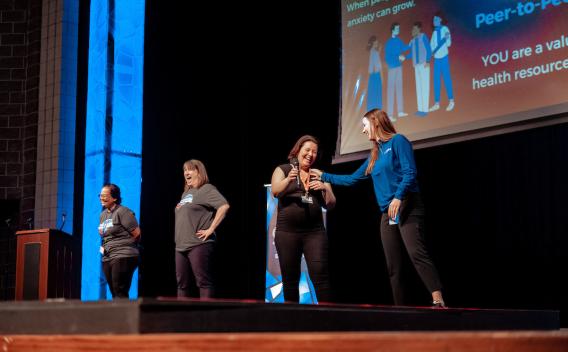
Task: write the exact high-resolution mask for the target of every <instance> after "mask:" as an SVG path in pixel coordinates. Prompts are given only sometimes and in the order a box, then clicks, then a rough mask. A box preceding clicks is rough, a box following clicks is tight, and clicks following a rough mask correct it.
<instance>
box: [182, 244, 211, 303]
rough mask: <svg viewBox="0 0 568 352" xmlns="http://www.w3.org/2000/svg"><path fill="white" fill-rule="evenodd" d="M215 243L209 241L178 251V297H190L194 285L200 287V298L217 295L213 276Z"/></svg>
mask: <svg viewBox="0 0 568 352" xmlns="http://www.w3.org/2000/svg"><path fill="white" fill-rule="evenodd" d="M213 249H214V243H212V242H207V243H203V244H201V245H199V246H196V247H193V248H191V249H190V250H188V251H184V252H178V251H176V278H177V287H178V288H177V295H178V297H190V296H191V294H190V291H191V288H192V287H193V286H195V285H196V286H197V287H198V288H199V297H200V298H213V297H214V296H215V280H214V277H213V265H212V264H213V263H212V262H213Z"/></svg>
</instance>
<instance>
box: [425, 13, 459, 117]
mask: <svg viewBox="0 0 568 352" xmlns="http://www.w3.org/2000/svg"><path fill="white" fill-rule="evenodd" d="M446 23H447V21H446V19H445V17H444V15H443V14H442V12H440V11H438V12H437V13H436V14H435V15H434V18H433V24H434V32H433V33H432V38H431V39H430V46H431V48H432V55H433V56H434V105H433V106H432V107H431V108H430V111H436V110H438V109H440V89H441V83H442V82H441V79H442V78H443V79H444V85H445V87H446V92H447V94H448V100H449V103H448V107H447V108H446V111H452V110H453V109H454V92H453V88H452V77H451V75H450V61H449V59H448V54H449V50H448V48H449V47H450V46H451V45H452V37H451V35H450V30H449V29H448V27H447V26H446V25H445V24H446Z"/></svg>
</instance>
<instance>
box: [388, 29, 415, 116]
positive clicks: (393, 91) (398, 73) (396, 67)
mask: <svg viewBox="0 0 568 352" xmlns="http://www.w3.org/2000/svg"><path fill="white" fill-rule="evenodd" d="M399 34H400V25H399V24H398V23H397V22H395V23H393V24H392V25H391V38H390V39H389V40H388V41H387V43H386V44H385V61H386V63H387V66H388V78H387V80H388V83H387V113H388V115H389V118H390V119H391V121H396V118H395V117H394V115H393V108H394V99H395V98H396V107H397V110H398V117H404V116H407V115H408V114H406V113H405V112H404V108H403V106H404V98H403V96H402V62H403V61H404V59H405V56H404V52H406V51H408V50H409V49H410V47H409V46H408V45H406V44H405V43H404V42H403V41H402V40H401V39H400V38H399V37H398V35H399Z"/></svg>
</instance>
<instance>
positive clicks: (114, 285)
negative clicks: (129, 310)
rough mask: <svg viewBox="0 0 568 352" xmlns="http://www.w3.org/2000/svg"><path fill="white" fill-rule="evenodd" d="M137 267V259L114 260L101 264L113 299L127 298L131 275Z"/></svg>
mask: <svg viewBox="0 0 568 352" xmlns="http://www.w3.org/2000/svg"><path fill="white" fill-rule="evenodd" d="M137 267H138V257H126V258H116V259H112V260H109V261H106V262H103V272H104V273H105V277H106V280H107V283H108V286H109V288H110V293H111V294H112V297H113V298H128V291H130V284H131V283H132V275H133V274H134V271H135V270H136V268H137Z"/></svg>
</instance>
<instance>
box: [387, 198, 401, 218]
mask: <svg viewBox="0 0 568 352" xmlns="http://www.w3.org/2000/svg"><path fill="white" fill-rule="evenodd" d="M400 203H401V201H400V199H396V198H394V199H393V200H392V201H391V202H390V204H389V218H391V219H393V220H394V219H395V218H396V215H397V214H398V211H399V210H400Z"/></svg>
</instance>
